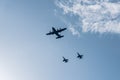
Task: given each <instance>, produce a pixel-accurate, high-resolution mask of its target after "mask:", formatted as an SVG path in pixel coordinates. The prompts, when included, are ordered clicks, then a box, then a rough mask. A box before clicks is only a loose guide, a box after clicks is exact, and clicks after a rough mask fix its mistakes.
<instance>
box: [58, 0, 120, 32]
mask: <svg viewBox="0 0 120 80" xmlns="http://www.w3.org/2000/svg"><path fill="white" fill-rule="evenodd" d="M56 4H57V6H58V7H59V8H61V9H63V11H64V13H65V14H73V15H75V16H78V19H79V21H78V22H80V23H82V26H80V27H81V28H82V32H88V31H90V32H99V33H106V32H110V33H118V34H120V2H114V3H112V2H110V1H109V0H64V1H63V0H61V1H57V3H56ZM76 21H77V20H76ZM71 31H72V32H73V33H74V29H73V28H71ZM75 34H77V32H75Z"/></svg>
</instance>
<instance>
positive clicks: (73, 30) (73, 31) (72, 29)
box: [69, 25, 80, 36]
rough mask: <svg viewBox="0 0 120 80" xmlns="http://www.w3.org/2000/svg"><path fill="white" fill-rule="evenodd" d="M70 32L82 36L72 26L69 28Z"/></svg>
mask: <svg viewBox="0 0 120 80" xmlns="http://www.w3.org/2000/svg"><path fill="white" fill-rule="evenodd" d="M69 30H70V32H72V34H73V35H77V36H80V33H79V31H78V30H76V29H75V28H74V27H73V26H72V25H71V26H70V27H69Z"/></svg>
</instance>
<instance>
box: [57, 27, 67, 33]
mask: <svg viewBox="0 0 120 80" xmlns="http://www.w3.org/2000/svg"><path fill="white" fill-rule="evenodd" d="M66 29H67V28H63V29H58V30H57V32H58V33H59V32H62V31H64V30H66Z"/></svg>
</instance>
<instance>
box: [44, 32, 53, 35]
mask: <svg viewBox="0 0 120 80" xmlns="http://www.w3.org/2000/svg"><path fill="white" fill-rule="evenodd" d="M53 34H55V32H49V33H47V34H46V35H53Z"/></svg>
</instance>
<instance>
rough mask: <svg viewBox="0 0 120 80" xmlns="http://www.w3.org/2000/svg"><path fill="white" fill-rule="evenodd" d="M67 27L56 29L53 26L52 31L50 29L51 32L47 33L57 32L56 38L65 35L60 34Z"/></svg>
mask: <svg viewBox="0 0 120 80" xmlns="http://www.w3.org/2000/svg"><path fill="white" fill-rule="evenodd" d="M66 29H67V28H63V29H61V28H60V29H55V28H54V27H52V32H51V31H50V32H49V33H47V34H46V35H53V34H55V35H56V36H57V37H56V39H59V38H62V37H64V35H60V34H59V33H60V32H62V31H64V30H66Z"/></svg>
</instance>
